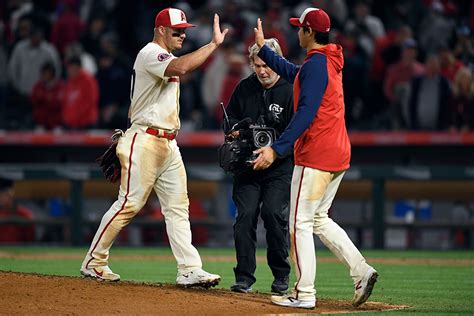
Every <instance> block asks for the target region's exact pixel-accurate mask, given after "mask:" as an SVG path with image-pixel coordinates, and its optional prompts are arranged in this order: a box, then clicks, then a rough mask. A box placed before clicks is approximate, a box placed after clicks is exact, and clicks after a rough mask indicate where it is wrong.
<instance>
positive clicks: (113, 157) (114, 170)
mask: <svg viewBox="0 0 474 316" xmlns="http://www.w3.org/2000/svg"><path fill="white" fill-rule="evenodd" d="M123 134H124V133H123V131H122V130H120V129H116V130H115V132H114V134H113V135H112V136H111V137H110V138H111V139H112V144H111V145H110V146H109V148H107V150H106V151H105V152H104V154H103V155H102V156H100V157H99V158H97V159H96V161H97V162H98V163H99V166H100V168H101V169H102V173H103V174H104V176H105V178H106V179H107V180H109V181H110V182H116V181H117V180H118V179H119V178H120V171H121V170H122V166H121V165H120V160H119V158H118V157H117V144H118V141H119V139H120V137H122V136H123Z"/></svg>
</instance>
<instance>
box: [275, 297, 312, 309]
mask: <svg viewBox="0 0 474 316" xmlns="http://www.w3.org/2000/svg"><path fill="white" fill-rule="evenodd" d="M271 300H272V303H273V304H275V305H280V306H286V307H298V308H307V309H313V308H314V307H315V306H316V301H312V300H311V301H304V300H299V299H296V298H295V297H293V296H291V295H283V296H281V295H272V298H271Z"/></svg>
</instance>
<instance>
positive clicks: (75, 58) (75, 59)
mask: <svg viewBox="0 0 474 316" xmlns="http://www.w3.org/2000/svg"><path fill="white" fill-rule="evenodd" d="M67 64H68V65H77V66H79V67H80V66H82V62H81V58H80V57H79V56H72V57H71V58H69V59H68V61H67Z"/></svg>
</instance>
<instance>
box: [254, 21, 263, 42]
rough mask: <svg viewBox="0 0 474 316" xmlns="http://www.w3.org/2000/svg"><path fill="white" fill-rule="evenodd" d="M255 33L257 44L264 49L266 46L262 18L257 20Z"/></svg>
mask: <svg viewBox="0 0 474 316" xmlns="http://www.w3.org/2000/svg"><path fill="white" fill-rule="evenodd" d="M253 31H254V33H255V44H257V46H258V47H260V48H262V46H263V45H264V44H265V36H264V35H263V28H262V20H260V18H258V19H257V27H254V28H253Z"/></svg>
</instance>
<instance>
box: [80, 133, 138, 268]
mask: <svg viewBox="0 0 474 316" xmlns="http://www.w3.org/2000/svg"><path fill="white" fill-rule="evenodd" d="M136 138H137V133H135V135H133V140H132V145H131V146H130V157H129V158H128V179H127V193H125V199H124V201H123V204H122V207H121V208H120V210H119V211H118V212H117V213H116V214H115V215H114V216H113V217H112V218H111V219H110V221H109V222H108V223H107V225H105V227H104V230H103V231H102V233H101V234H100V236H99V238H98V239H97V241H96V243H95V245H94V248H92V250H91V253H90V256H91V258H90V259H89V261H87V264H86V269H88V268H89V263H91V261H92V260H93V259H94V255H93V253H94V250H95V248H97V245H98V244H99V241H100V239H101V238H102V236H104V233H105V231H106V230H107V228H108V227H109V225H110V223H112V221H113V220H114V219H115V218H116V217H117V215H119V214H120V212H122V211H123V209H124V208H125V203H127V198H128V193H129V192H130V173H131V170H132V155H133V145H134V144H135V139H136Z"/></svg>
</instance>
